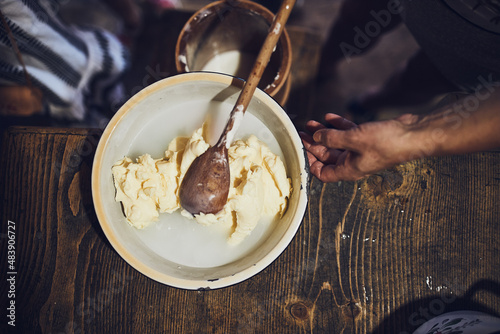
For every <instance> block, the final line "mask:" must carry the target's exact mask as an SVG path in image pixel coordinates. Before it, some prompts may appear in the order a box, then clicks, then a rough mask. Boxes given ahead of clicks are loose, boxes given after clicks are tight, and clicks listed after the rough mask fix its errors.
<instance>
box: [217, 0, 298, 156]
mask: <svg viewBox="0 0 500 334" xmlns="http://www.w3.org/2000/svg"><path fill="white" fill-rule="evenodd" d="M295 1H296V0H283V2H282V3H281V6H280V8H279V10H278V12H277V13H276V15H275V17H274V20H273V22H272V24H271V27H270V28H269V32H268V34H267V37H266V39H265V41H264V44H263V45H262V48H261V49H260V52H259V54H258V56H257V59H256V60H255V63H254V65H253V67H252V71H251V72H250V76H249V77H248V78H247V80H246V82H245V85H244V86H243V89H242V90H241V92H240V95H239V96H238V100H237V101H236V104H235V106H234V108H233V110H232V111H231V114H230V115H229V121H228V122H227V125H226V127H225V129H224V131H223V132H222V135H221V137H220V138H219V141H218V142H217V145H226V147H229V146H230V145H231V143H232V141H233V137H234V133H235V132H236V130H237V129H238V126H239V124H240V122H241V119H242V118H243V115H244V113H245V111H246V109H247V107H248V104H249V103H250V100H251V99H252V96H253V94H254V93H255V89H256V88H257V86H258V84H259V82H260V79H261V77H262V74H263V73H264V70H265V69H266V67H267V64H268V63H269V60H270V59H271V55H272V54H273V52H274V49H275V47H276V44H277V43H278V40H279V38H280V36H281V33H282V32H283V29H285V24H286V21H287V20H288V17H289V16H290V13H291V12H292V9H293V6H294V5H295Z"/></svg>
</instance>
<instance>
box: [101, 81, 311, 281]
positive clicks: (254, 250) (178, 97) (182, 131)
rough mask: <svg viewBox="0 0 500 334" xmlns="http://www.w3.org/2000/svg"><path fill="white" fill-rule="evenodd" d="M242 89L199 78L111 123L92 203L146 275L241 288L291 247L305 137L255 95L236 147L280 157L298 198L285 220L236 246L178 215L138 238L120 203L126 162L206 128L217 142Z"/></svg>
mask: <svg viewBox="0 0 500 334" xmlns="http://www.w3.org/2000/svg"><path fill="white" fill-rule="evenodd" d="M241 87H242V81H241V80H239V79H235V78H233V77H231V76H228V75H224V74H218V73H206V72H198V73H196V72H193V73H185V74H179V75H176V76H173V77H169V78H166V79H163V80H161V81H159V82H156V83H155V84H153V85H151V86H148V87H146V88H145V89H143V90H142V91H140V92H139V93H137V94H136V95H135V96H133V97H132V98H131V99H130V100H129V101H127V102H126V103H125V104H124V105H123V106H122V107H121V108H120V110H119V111H118V112H117V113H116V114H115V116H114V117H113V118H112V119H111V121H110V123H109V124H108V126H107V127H106V129H105V130H104V132H103V134H102V137H101V139H100V141H99V144H98V146H97V150H96V154H95V158H94V164H93V169H92V195H93V199H94V206H95V210H96V214H97V218H98V219H99V223H100V225H101V227H102V229H103V231H104V233H105V235H106V237H107V238H108V239H109V242H110V243H111V245H112V246H113V247H114V249H115V250H116V251H117V252H118V254H119V255H120V256H121V257H122V258H123V259H124V260H125V261H127V262H128V263H129V264H130V265H131V266H132V267H134V268H135V269H136V270H138V271H139V272H141V273H143V274H144V275H146V276H148V277H150V278H151V279H154V280H156V281H158V282H161V283H164V284H167V285H169V286H173V287H178V288H183V289H200V288H202V289H205V288H210V289H216V288H222V287H226V286H229V285H232V284H236V283H239V282H241V281H243V280H245V279H248V278H250V277H252V276H253V275H255V274H257V273H259V272H260V271H261V270H263V269H264V268H266V267H267V266H269V265H270V264H271V263H272V262H273V261H274V260H275V259H276V258H277V257H278V256H279V255H280V254H281V253H282V252H283V251H284V250H285V248H286V247H287V246H288V244H289V243H290V242H291V241H292V239H293V237H294V235H295V233H296V232H297V229H298V228H299V226H300V224H301V222H302V219H303V217H304V213H305V210H306V206H307V189H308V178H309V173H308V167H307V163H306V157H305V155H304V149H303V146H302V142H301V140H300V138H299V135H298V133H297V131H296V129H295V127H294V125H293V123H292V122H291V121H290V119H289V117H288V116H287V114H286V113H285V111H284V110H283V109H282V107H281V106H280V105H279V104H278V103H277V102H276V101H274V100H273V99H272V98H271V97H269V95H267V94H266V93H264V92H263V91H261V90H257V91H256V92H255V95H254V97H253V99H252V102H251V103H250V105H249V107H248V109H247V113H246V114H245V116H244V120H243V122H242V124H241V126H240V129H239V130H238V133H237V134H236V139H239V138H244V137H246V136H248V135H249V134H255V135H256V136H257V137H258V138H259V139H260V140H262V141H264V142H265V143H266V144H268V145H269V147H270V148H271V150H272V151H273V152H274V153H276V154H278V155H280V156H281V158H282V159H283V162H284V163H285V167H286V170H287V174H288V176H289V177H290V178H291V180H292V187H293V190H292V194H291V196H290V198H289V202H288V208H287V211H286V213H285V214H284V216H283V217H282V218H281V219H276V220H275V221H270V220H269V221H265V220H264V221H261V222H259V224H258V226H257V228H256V229H255V230H254V231H253V232H252V234H251V235H250V236H249V237H248V238H247V239H245V240H244V241H243V242H242V243H241V244H240V245H238V246H229V245H228V244H227V242H226V238H227V231H225V232H224V231H223V230H221V229H220V228H218V227H217V226H215V227H214V226H210V227H207V226H202V225H200V224H198V223H196V222H195V221H194V220H188V219H186V218H184V217H183V216H181V215H180V214H179V212H175V213H173V214H166V213H162V214H160V220H159V221H158V222H155V223H153V224H152V225H150V226H149V227H147V228H145V229H143V230H138V229H136V228H134V227H132V226H130V225H129V224H128V223H127V222H126V220H125V217H124V216H123V213H122V210H121V205H120V203H117V202H116V201H115V199H114V196H115V188H114V185H113V179H112V174H111V167H112V165H113V164H114V163H115V162H116V161H118V160H120V159H122V158H123V157H124V156H128V157H130V158H132V159H135V158H137V157H138V156H139V155H142V154H144V153H149V154H151V156H152V157H153V158H160V157H163V154H164V151H165V150H166V148H167V145H168V143H169V142H170V141H171V140H172V139H173V138H175V137H177V136H190V135H191V134H192V133H193V131H195V130H196V129H198V128H199V127H201V125H202V123H203V122H204V121H206V120H208V122H209V124H216V126H212V127H211V128H212V129H213V133H214V135H212V137H213V138H214V139H211V140H210V141H211V143H212V144H213V141H214V140H215V139H216V138H217V136H218V133H219V131H220V130H221V129H222V126H223V125H224V124H225V122H226V120H227V116H228V115H229V112H230V110H231V108H232V106H233V105H234V103H235V102H236V98H237V97H238V94H239V91H240V89H241Z"/></svg>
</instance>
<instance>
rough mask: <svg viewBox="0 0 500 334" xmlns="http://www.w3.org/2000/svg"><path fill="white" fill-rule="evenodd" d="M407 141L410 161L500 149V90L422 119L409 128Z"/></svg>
mask: <svg viewBox="0 0 500 334" xmlns="http://www.w3.org/2000/svg"><path fill="white" fill-rule="evenodd" d="M486 96H487V98H486ZM481 97H483V98H481ZM406 139H407V143H408V145H407V147H408V150H407V151H408V152H407V156H408V157H407V159H406V160H411V159H414V158H419V157H426V156H441V155H449V154H463V153H470V152H476V151H484V150H490V149H494V148H498V147H500V88H498V87H496V89H495V90H494V91H493V92H490V93H489V94H486V93H484V92H483V93H482V95H470V96H467V97H465V98H464V99H462V100H460V101H458V102H457V103H454V104H452V105H450V106H447V107H445V108H443V109H441V110H440V111H438V112H437V113H434V114H431V115H428V116H425V117H423V118H421V119H420V120H418V121H417V122H416V123H415V124H412V125H411V126H409V131H408V134H407V136H406Z"/></svg>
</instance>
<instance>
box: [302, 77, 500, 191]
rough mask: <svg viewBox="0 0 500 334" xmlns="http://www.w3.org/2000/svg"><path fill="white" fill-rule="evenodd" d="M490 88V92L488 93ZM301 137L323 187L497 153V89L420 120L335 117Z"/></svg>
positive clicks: (499, 123) (499, 135)
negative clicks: (439, 159) (438, 159)
mask: <svg viewBox="0 0 500 334" xmlns="http://www.w3.org/2000/svg"><path fill="white" fill-rule="evenodd" d="M490 88H491V87H490ZM325 121H326V122H328V123H330V124H331V125H332V126H333V129H328V128H326V127H325V126H324V125H322V124H320V123H318V122H316V121H309V122H308V123H307V129H308V130H309V131H310V132H312V133H313V136H312V137H311V136H310V135H308V134H305V133H301V136H302V139H303V142H304V145H305V147H306V149H307V151H308V152H307V154H308V158H309V164H310V166H311V173H312V174H313V175H315V176H316V177H318V178H319V179H320V180H321V181H323V182H337V181H340V180H358V179H360V178H363V177H365V176H368V175H370V174H373V173H375V172H378V171H380V170H383V169H386V168H389V167H392V166H394V165H396V164H398V163H402V162H405V161H409V160H413V159H418V158H423V157H430V156H442V155H448V154H462V153H469V152H475V151H481V150H488V149H493V148H496V147H500V89H498V87H497V89H496V90H494V91H491V92H486V91H485V92H482V94H481V95H470V96H467V97H465V98H464V99H462V100H460V101H459V102H457V103H455V104H453V105H449V106H446V107H445V108H442V109H440V110H438V111H437V112H435V113H432V114H430V115H426V116H415V115H410V114H407V115H403V116H401V117H398V118H396V119H393V120H388V121H380V122H370V123H364V124H361V125H359V126H357V125H355V124H354V123H352V122H350V121H348V120H345V119H343V118H342V117H340V116H338V115H335V114H327V115H326V116H325Z"/></svg>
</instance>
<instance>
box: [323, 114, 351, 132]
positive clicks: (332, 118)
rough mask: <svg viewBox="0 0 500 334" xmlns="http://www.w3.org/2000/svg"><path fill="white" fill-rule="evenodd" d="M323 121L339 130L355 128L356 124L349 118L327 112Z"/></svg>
mask: <svg viewBox="0 0 500 334" xmlns="http://www.w3.org/2000/svg"><path fill="white" fill-rule="evenodd" d="M325 121H327V122H328V123H330V124H331V125H332V126H333V127H334V128H336V129H339V130H349V129H352V128H355V127H356V126H357V125H356V124H355V123H353V122H351V121H350V120H348V119H346V118H344V117H342V116H339V115H337V114H331V113H328V114H326V115H325Z"/></svg>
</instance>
